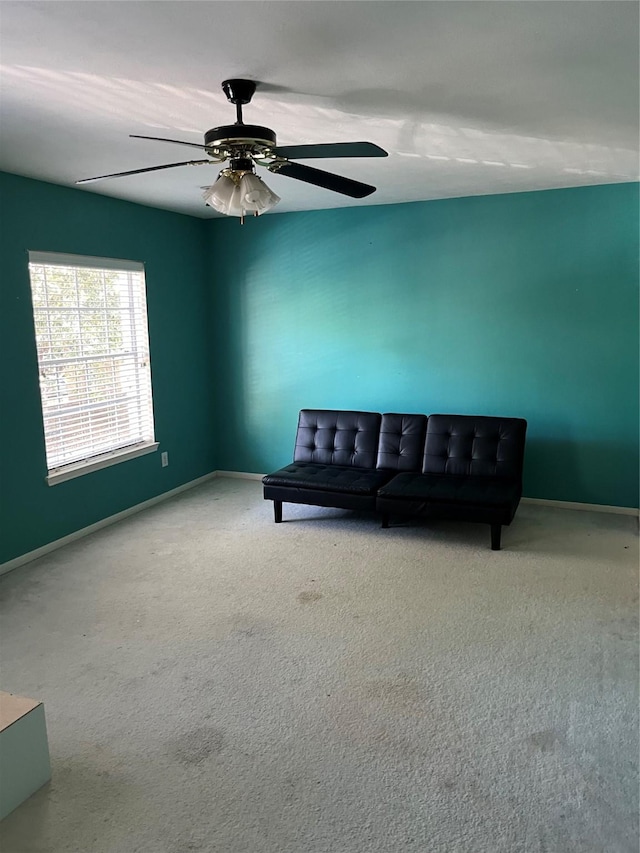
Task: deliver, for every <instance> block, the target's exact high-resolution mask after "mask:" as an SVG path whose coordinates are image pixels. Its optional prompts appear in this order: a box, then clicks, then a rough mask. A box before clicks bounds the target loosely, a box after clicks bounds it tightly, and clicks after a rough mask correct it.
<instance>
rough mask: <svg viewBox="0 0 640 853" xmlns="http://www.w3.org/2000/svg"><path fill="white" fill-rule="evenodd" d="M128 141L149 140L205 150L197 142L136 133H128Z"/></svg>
mask: <svg viewBox="0 0 640 853" xmlns="http://www.w3.org/2000/svg"><path fill="white" fill-rule="evenodd" d="M129 139H151V140H153V142H172V143H173V144H174V145H188V146H189V147H190V148H200V150H201V151H206V150H207V146H206V145H201V144H200V143H198V142H183V141H182V140H181V139H163V138H162V137H160V136H138V135H137V134H136V133H130V134H129Z"/></svg>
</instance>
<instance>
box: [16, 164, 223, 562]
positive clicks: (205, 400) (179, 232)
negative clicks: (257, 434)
mask: <svg viewBox="0 0 640 853" xmlns="http://www.w3.org/2000/svg"><path fill="white" fill-rule="evenodd" d="M0 200H1V209H0V212H1V215H2V223H1V227H0V277H1V278H0V344H1V351H2V355H1V357H0V388H1V389H2V390H1V392H0V393H1V397H0V399H1V408H2V411H1V413H0V501H1V504H0V523H1V530H0V562H4V561H6V560H10V559H12V558H13V557H16V556H18V555H20V554H23V553H26V552H28V551H31V550H33V549H35V548H38V547H39V546H41V545H44V544H46V543H48V542H51V541H53V540H55V539H58V538H60V537H62V536H65V535H67V534H69V533H71V532H73V531H75V530H78V529H81V528H83V527H86V526H87V525H89V524H92V523H94V522H96V521H98V520H100V519H102V518H105V517H107V516H110V515H113V514H114V513H117V512H119V511H121V510H123V509H126V508H128V507H130V506H133V505H135V504H138V503H140V502H142V501H144V500H147V499H148V498H151V497H153V496H155V495H158V494H161V493H162V492H166V491H168V490H169V489H172V488H175V487H176V486H178V485H180V484H182V483H185V482H188V481H189V480H193V479H195V478H196V477H199V476H201V475H203V474H206V473H208V472H209V471H212V470H214V468H215V464H214V449H215V441H214V437H213V434H212V405H213V400H212V396H211V393H210V388H211V384H212V378H213V369H212V359H211V349H210V341H211V336H210V322H209V321H210V298H211V293H210V284H211V280H212V275H211V271H208V270H207V269H206V268H205V263H204V262H205V254H206V253H205V240H206V231H205V226H206V224H207V223H206V222H205V221H204V220H199V219H194V218H192V217H188V216H181V215H178V214H174V213H167V212H164V211H160V210H154V209H152V208H147V207H142V206H141V205H136V204H131V203H128V202H123V201H118V200H115V199H110V198H105V197H104V196H99V195H95V194H92V193H87V192H82V191H80V190H75V189H67V188H63V187H59V186H54V185H52V184H45V183H41V182H39V181H32V180H29V179H26V178H20V177H17V176H15V175H8V174H1V173H0ZM29 249H34V250H40V251H51V252H69V253H74V254H80V255H97V256H101V257H117V258H128V259H132V260H137V261H143V262H144V264H145V269H146V281H147V301H148V313H149V338H150V347H151V370H152V381H153V396H154V412H155V426H156V438H157V440H158V441H159V442H160V448H159V450H167V451H168V452H169V463H170V464H169V466H168V467H167V468H162V467H161V465H160V453H159V452H157V453H151V454H149V455H147V456H143V457H140V458H137V459H133V460H130V461H128V462H123V463H121V464H119V465H114V466H113V467H111V468H106V469H103V470H101V471H96V472H94V473H92V474H87V475H85V476H83V477H79V478H77V479H75V480H69V481H67V482H65V483H61V484H59V485H57V486H48V485H47V484H46V482H45V476H46V473H47V465H46V459H45V448H44V437H43V432H42V414H41V408H40V396H39V386H38V369H37V360H36V347H35V339H34V330H33V315H32V309H31V297H30V285H29V273H28V267H27V262H28V257H27V251H28V250H29Z"/></svg>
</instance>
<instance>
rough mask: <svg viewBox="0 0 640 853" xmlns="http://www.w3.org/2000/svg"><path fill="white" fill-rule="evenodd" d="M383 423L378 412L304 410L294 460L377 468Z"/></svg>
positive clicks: (300, 419)
mask: <svg viewBox="0 0 640 853" xmlns="http://www.w3.org/2000/svg"><path fill="white" fill-rule="evenodd" d="M380 420H381V415H379V414H378V413H377V412H343V411H330V410H328V409H302V411H301V412H300V415H299V417H298V432H297V433H296V446H295V450H294V454H293V461H294V462H317V463H320V464H322V465H351V466H353V467H354V468H375V465H376V453H377V450H378V438H379V436H380Z"/></svg>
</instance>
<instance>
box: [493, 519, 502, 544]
mask: <svg viewBox="0 0 640 853" xmlns="http://www.w3.org/2000/svg"><path fill="white" fill-rule="evenodd" d="M501 533H502V525H501V524H492V525H491V550H492V551H499V550H500V535H501Z"/></svg>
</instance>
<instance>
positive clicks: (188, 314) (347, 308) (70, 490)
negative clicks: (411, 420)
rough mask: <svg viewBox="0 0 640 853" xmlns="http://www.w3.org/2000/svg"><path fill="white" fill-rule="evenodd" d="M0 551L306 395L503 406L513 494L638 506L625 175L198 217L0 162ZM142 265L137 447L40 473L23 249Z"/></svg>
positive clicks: (190, 461) (286, 448)
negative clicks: (49, 477)
mask: <svg viewBox="0 0 640 853" xmlns="http://www.w3.org/2000/svg"><path fill="white" fill-rule="evenodd" d="M0 200H1V206H0V214H1V215H2V223H1V228H0V345H1V347H2V355H1V357H0V388H1V389H2V390H1V392H0V393H1V397H0V399H1V401H2V405H1V412H0V523H1V530H0V562H4V561H6V560H10V559H12V558H13V557H16V556H19V555H20V554H23V553H26V552H28V551H31V550H33V549H35V548H38V547H39V546H41V545H44V544H46V543H48V542H51V541H53V540H55V539H59V538H60V537H62V536H65V535H67V534H69V533H72V532H74V531H76V530H78V529H81V528H83V527H86V526H87V525H89V524H92V523H94V522H96V521H99V520H101V519H103V518H105V517H108V516H110V515H113V514H114V513H117V512H119V511H121V510H123V509H126V508H128V507H130V506H133V505H135V504H138V503H140V502H142V501H144V500H147V499H148V498H150V497H153V496H155V495H158V494H161V493H163V492H165V491H168V490H170V489H172V488H174V487H176V486H178V485H181V484H182V483H185V482H188V481H190V480H193V479H195V478H196V477H199V476H201V475H203V474H206V473H208V472H209V471H212V470H214V469H215V468H219V469H228V470H239V471H256V472H260V471H268V470H272V469H274V468H276V467H279V466H280V465H283V464H285V463H286V462H288V461H289V460H290V458H291V452H292V447H293V438H294V434H295V424H296V418H297V412H298V410H299V409H300V408H303V407H318V408H322V407H327V408H329V407H331V408H333V407H335V408H360V409H370V410H376V411H418V412H427V413H429V412H436V411H440V412H459V413H465V412H467V413H481V414H501V415H518V416H522V417H525V418H527V419H528V421H529V438H528V448H527V457H526V472H525V494H527V495H528V496H530V497H543V498H552V499H561V500H575V501H585V502H592V503H603V504H617V505H621V506H638V185H637V184H618V185H610V186H601V187H584V188H579V189H568V190H552V191H546V192H536V193H522V194H513V195H499V196H481V197H475V198H464V199H450V200H446V201H434V202H420V203H413V204H403V205H392V206H374V207H353V208H348V209H342V210H326V211H315V212H309V213H291V214H278V215H268V216H264V217H260V219H257V220H249V221H248V222H247V223H246V224H245V225H244V226H240V225H239V222H238V220H237V219H216V220H200V219H195V218H192V217H187V216H181V215H178V214H173V213H167V212H164V211H160V210H154V209H152V208H147V207H142V206H140V205H136V204H131V203H128V202H123V201H118V200H115V199H110V198H106V197H104V196H99V195H95V194H92V193H87V192H82V191H79V190H75V189H69V188H63V187H59V186H54V185H51V184H45V183H42V182H39V181H32V180H29V179H27V178H21V177H17V176H15V175H7V174H2V173H0ZM29 249H33V250H40V251H52V252H69V253H74V254H85V255H98V256H106V257H122V258H129V259H132V260H139V261H143V262H144V263H145V268H146V277H147V291H148V311H149V334H150V344H151V366H152V376H153V390H154V410H155V421H156V436H157V439H158V440H159V441H160V444H161V450H167V451H169V458H170V465H169V467H168V468H162V467H161V466H160V458H159V453H153V454H149V455H148V456H143V457H140V458H138V459H134V460H131V461H129V462H125V463H122V464H120V465H115V466H113V467H111V468H106V469H103V470H101V471H96V472H94V473H92V474H88V475H85V476H83V477H79V478H77V479H75V480H70V481H68V482H66V483H61V484H59V485H57V486H53V487H50V486H48V485H47V484H46V482H45V476H46V460H45V450H44V438H43V434H42V416H41V410H40V398H39V387H38V371H37V362H36V348H35V340H34V332H33V317H32V311H31V300H30V287H29V276H28V268H27V251H28V250H29Z"/></svg>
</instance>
